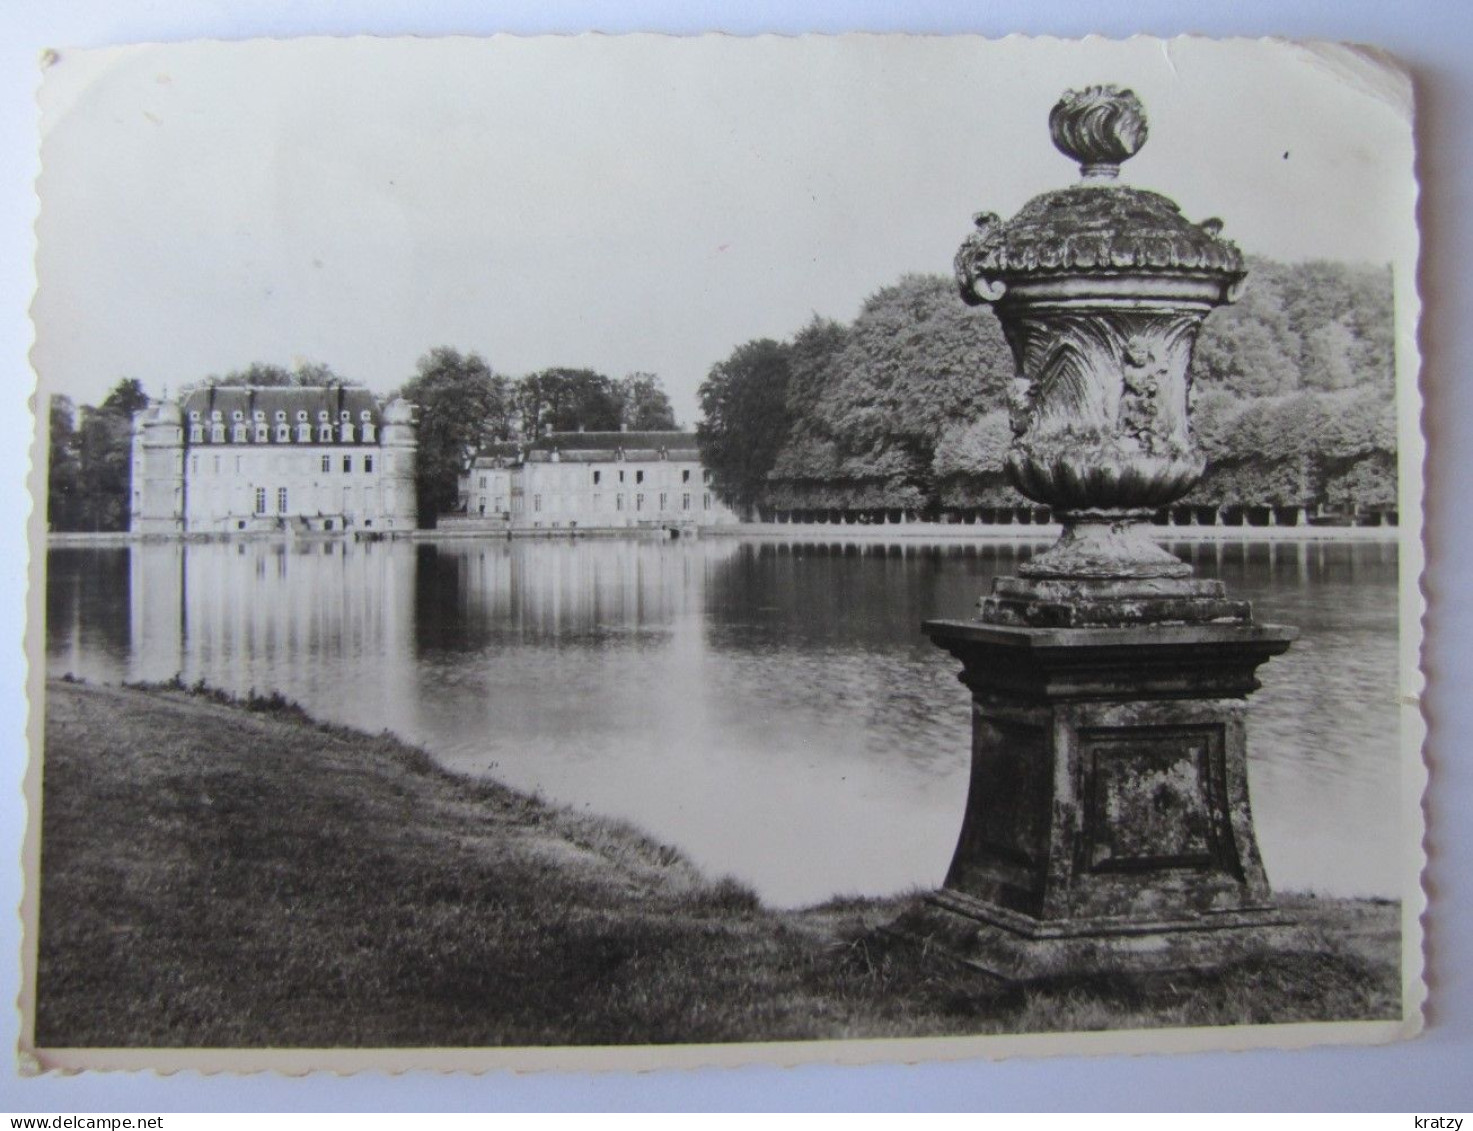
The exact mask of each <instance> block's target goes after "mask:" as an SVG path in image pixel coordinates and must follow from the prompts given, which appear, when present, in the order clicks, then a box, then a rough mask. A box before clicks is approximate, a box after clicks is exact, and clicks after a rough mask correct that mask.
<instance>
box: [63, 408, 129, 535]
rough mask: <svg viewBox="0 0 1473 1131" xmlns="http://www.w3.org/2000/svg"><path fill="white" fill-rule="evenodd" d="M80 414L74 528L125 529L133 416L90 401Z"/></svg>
mask: <svg viewBox="0 0 1473 1131" xmlns="http://www.w3.org/2000/svg"><path fill="white" fill-rule="evenodd" d="M81 418H82V419H81V425H80V427H79V428H78V429H77V486H78V492H77V494H78V503H79V505H78V511H77V516H76V525H77V529H80V530H126V529H127V528H128V479H129V466H130V460H131V457H132V442H133V425H132V420H131V418H130V417H127V416H124V415H123V414H122V413H120V412H117V411H115V410H112V409H106V408H92V407H91V406H90V405H83V406H82V413H81Z"/></svg>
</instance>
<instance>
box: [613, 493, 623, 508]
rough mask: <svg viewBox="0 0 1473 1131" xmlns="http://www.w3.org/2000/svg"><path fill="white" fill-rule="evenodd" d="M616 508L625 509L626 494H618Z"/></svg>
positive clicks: (615, 502) (615, 500) (615, 501)
mask: <svg viewBox="0 0 1473 1131" xmlns="http://www.w3.org/2000/svg"><path fill="white" fill-rule="evenodd" d="M614 509H615V510H616V511H621V510H623V509H624V496H623V495H619V496H617V497H616V498H615V499H614Z"/></svg>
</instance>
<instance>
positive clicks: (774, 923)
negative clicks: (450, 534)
mask: <svg viewBox="0 0 1473 1131" xmlns="http://www.w3.org/2000/svg"><path fill="white" fill-rule="evenodd" d="M44 794H45V799H44V808H43V821H42V862H43V875H42V881H41V916H40V926H41V930H40V955H39V967H38V983H37V989H38V1007H37V1015H36V1043H37V1045H38V1046H40V1047H57V1048H59V1047H79V1046H114V1047H115V1046H149V1047H204V1046H217V1047H218V1046H257V1047H259V1046H268V1045H269V1046H288V1047H289V1046H342V1047H354V1046H357V1047H374V1046H396V1045H397V1046H493V1045H532V1044H589V1043H594V1044H610V1043H612V1044H617V1043H664V1042H681V1041H699V1042H717V1041H743V1040H791V1039H803V1038H820V1037H860V1036H881V1037H882V1036H917V1035H940V1034H960V1033H993V1032H1018V1031H1040V1030H1050V1029H1076V1028H1104V1027H1110V1028H1123V1027H1141V1026H1153V1025H1183V1024H1193V1025H1212V1024H1230V1023H1242V1022H1256V1021H1270V1020H1273V1021H1291V1020H1320V1019H1332V1018H1333V1019H1341V1018H1360V1017H1395V1016H1398V1015H1399V1012H1400V1010H1399V1001H1398V992H1399V989H1398V984H1399V974H1398V969H1397V950H1396V947H1397V929H1398V928H1397V922H1398V912H1397V908H1396V906H1395V905H1394V904H1389V903H1372V902H1357V903H1347V902H1337V901H1311V900H1299V901H1294V902H1295V904H1296V906H1297V907H1298V909H1299V910H1300V912H1301V913H1302V914H1303V915H1304V916H1305V917H1306V918H1307V919H1308V920H1310V921H1312V922H1313V923H1314V924H1315V925H1316V926H1317V927H1319V928H1320V929H1321V931H1322V933H1323V937H1324V943H1323V946H1322V947H1321V948H1320V949H1319V950H1318V952H1316V953H1313V954H1305V955H1300V956H1291V957H1289V958H1281V959H1278V960H1275V961H1274V962H1272V963H1269V962H1261V961H1251V962H1245V963H1243V964H1241V965H1239V966H1237V967H1234V968H1232V969H1230V970H1228V971H1227V972H1226V974H1225V975H1221V976H1219V975H1214V976H1212V977H1210V978H1207V977H1202V976H1200V975H1194V974H1190V973H1188V974H1183V975H1173V976H1171V977H1163V976H1157V977H1155V978H1134V979H1125V978H1113V979H1104V978H1100V979H1092V980H1090V979H1086V980H1074V981H1071V982H1068V983H1037V984H1032V985H1027V986H1023V987H1014V988H1002V987H999V986H998V985H997V984H995V983H992V982H991V981H989V980H988V979H986V978H984V977H981V976H978V975H976V974H973V973H971V972H968V971H966V970H965V969H962V968H958V967H954V966H952V965H950V964H948V963H946V962H944V961H941V960H938V959H937V958H936V957H935V956H934V955H927V954H925V953H923V952H922V950H921V948H919V947H918V946H917V945H915V944H912V943H909V942H905V941H903V940H896V939H893V938H891V937H890V936H887V935H884V934H881V933H879V932H878V928H879V927H880V926H882V925H883V924H885V923H887V922H889V921H890V920H892V919H894V918H895V917H896V916H897V915H898V914H899V913H900V912H901V911H902V910H903V909H904V907H905V905H906V902H907V901H906V900H904V899H895V900H883V901H880V900H866V901H836V902H834V903H831V904H827V905H824V906H821V907H818V908H813V909H809V910H804V911H774V910H770V909H767V908H764V907H762V906H761V905H760V903H759V901H758V900H757V899H756V897H755V896H754V895H753V894H752V893H751V892H750V891H749V890H747V889H746V888H745V887H743V886H742V885H741V884H738V883H735V882H733V881H730V880H711V879H707V878H705V877H703V876H701V875H700V874H699V873H698V872H697V871H696V870H695V869H694V868H692V867H691V866H690V865H689V864H688V863H687V862H686V861H685V860H684V859H683V858H682V857H681V855H680V854H679V852H677V851H675V850H673V849H671V848H669V847H667V846H663V845H660V844H657V843H655V842H653V841H651V840H650V839H649V838H647V837H645V836H643V835H641V834H640V833H639V832H638V831H637V830H635V829H633V828H631V827H629V826H627V825H625V824H622V823H618V822H612V821H607V820H602V819H598V818H591V817H587V816H581V815H578V814H576V813H573V812H571V811H569V810H564V809H558V808H554V807H551V806H548V805H546V804H543V803H542V802H540V801H538V800H535V799H532V798H528V797H526V796H523V795H520V794H517V793H514V792H512V791H511V790H508V789H506V788H504V787H501V786H499V785H496V784H493V783H488V782H485V781H482V780H479V779H467V778H463V777H458V776H455V775H452V774H449V773H447V772H445V771H443V770H441V769H439V768H437V766H436V765H435V763H434V762H433V761H432V760H431V759H430V758H429V756H428V755H426V754H425V753H423V752H422V751H419V750H416V749H414V748H412V747H409V746H406V745H405V744H403V743H401V742H399V741H397V740H396V739H394V738H392V737H390V736H379V737H371V736H366V735H362V734H357V733H354V732H352V731H348V730H345V729H342V728H336V727H325V726H319V725H317V724H315V723H313V722H312V721H311V720H310V719H307V718H306V717H305V716H304V715H303V714H302V713H301V712H300V711H299V710H297V709H296V708H294V707H292V706H291V705H290V704H288V703H286V702H284V701H283V700H280V699H276V698H273V699H266V700H254V701H252V702H250V703H247V704H240V703H231V702H224V701H220V700H219V698H218V697H212V696H210V695H208V694H190V693H188V692H186V691H182V690H171V689H153V690H139V689H126V688H114V687H97V686H89V685H83V684H75V683H70V682H61V681H51V682H50V683H49V684H48V687H47V701H46V751H45V768H44Z"/></svg>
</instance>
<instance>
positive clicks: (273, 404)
mask: <svg viewBox="0 0 1473 1131" xmlns="http://www.w3.org/2000/svg"><path fill="white" fill-rule="evenodd" d="M179 407H180V409H181V410H182V411H183V413H184V419H185V422H186V423H188V422H189V421H190V415H189V414H190V413H191V412H198V413H199V418H200V422H201V423H203V424H205V425H208V424H209V423H210V420H211V415H210V414H211V413H212V412H215V411H219V412H220V413H221V414H222V417H223V419H224V423H225V425H226V426H227V427H228V426H230V425H231V424H232V423H234V414H235V413H236V412H242V413H244V414H245V421H246V423H248V424H250V423H253V422H254V418H255V413H256V412H258V411H260V412H264V413H265V414H266V423H267V424H271V425H275V424H276V422H277V421H276V414H277V412H285V413H286V422H287V423H288V424H291V425H295V424H296V423H297V413H298V412H305V413H306V414H307V419H308V420H309V421H310V422H311V423H312V425H313V428H314V430H315V428H316V426H317V422H318V417H317V414H318V413H319V412H326V413H327V414H328V419H329V420H331V421H332V423H333V424H334V425H336V424H337V423H338V422H339V421H340V420H341V419H342V416H341V414H342V413H344V412H347V413H350V414H351V419H352V423H353V427H354V429H355V430H356V429H358V428H359V427H361V425H362V423H363V416H362V414H363V413H364V412H367V413H368V414H369V420H370V421H371V422H372V423H373V425H374V426H375V427H378V426H379V424H380V423H381V421H380V413H379V405H378V401H377V400H376V399H375V398H374V395H373V393H372V392H370V391H369V390H368V389H359V388H348V387H345V386H342V385H320V386H310V387H306V388H295V387H267V388H261V387H256V386H230V387H224V386H221V387H207V388H203V389H195V390H194V391H193V392H191V393H188V394H187V395H186V396H185V397H184V399H183V400H182V401H181V402H180V405H179ZM273 435H274V433H273Z"/></svg>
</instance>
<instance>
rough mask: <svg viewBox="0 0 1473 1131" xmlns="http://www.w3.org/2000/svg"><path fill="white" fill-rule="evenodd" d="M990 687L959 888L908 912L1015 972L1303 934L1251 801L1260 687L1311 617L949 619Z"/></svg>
mask: <svg viewBox="0 0 1473 1131" xmlns="http://www.w3.org/2000/svg"><path fill="white" fill-rule="evenodd" d="M925 631H926V633H927V635H929V636H930V637H931V639H932V640H933V641H935V643H936V644H938V645H940V646H941V647H944V648H946V649H947V650H948V651H950V652H951V653H952V654H953V655H954V656H956V657H957V658H958V659H959V660H961V662H962V665H963V672H962V675H961V679H962V682H963V683H965V684H966V685H967V686H968V687H969V688H970V689H971V692H972V700H973V741H972V778H971V788H970V792H969V794H968V799H967V809H966V814H965V817H964V818H963V822H962V830H961V836H960V839H959V841H958V843H957V848H956V854H955V857H954V858H953V860H952V863H951V868H950V871H949V872H948V874H947V877H946V883H945V886H944V887H943V888H942V889H941V890H940V891H938V892H936V893H934V894H933V895H932V896H930V897H929V900H928V903H927V905H926V906H925V908H924V909H923V910H922V911H920V912H918V913H917V914H915V915H913V916H911V917H910V918H909V919H908V920H906V921H903V922H901V923H899V924H897V927H898V928H899V929H900V930H902V931H903V932H905V933H908V934H912V935H924V936H927V937H928V938H930V939H931V940H932V941H933V942H935V943H939V944H940V945H941V946H942V948H943V949H945V950H946V951H947V952H949V953H950V954H952V955H953V956H955V957H957V958H960V959H961V960H962V961H964V962H967V963H969V964H971V965H974V966H976V967H979V968H981V969H983V970H987V971H989V972H991V973H993V974H996V975H999V976H1001V977H1004V978H1007V979H1023V978H1031V977H1039V976H1045V975H1067V974H1081V973H1100V972H1104V971H1112V970H1115V971H1145V970H1159V969H1173V968H1183V967H1195V966H1201V965H1215V964H1220V963H1221V962H1223V961H1225V960H1230V959H1232V958H1233V957H1236V956H1239V955H1247V954H1251V953H1254V952H1255V951H1261V950H1265V949H1280V948H1283V947H1285V946H1287V945H1290V943H1291V941H1292V938H1293V932H1292V931H1291V930H1289V928H1288V921H1287V920H1286V919H1285V918H1284V917H1283V916H1282V915H1280V914H1279V913H1278V912H1277V911H1276V910H1275V907H1274V903H1273V898H1272V894H1271V891H1270V888H1269V884H1268V880H1267V878H1266V877H1265V875H1264V871H1263V865H1262V863H1261V862H1260V859H1259V854H1258V846H1257V842H1256V840H1255V838H1254V833H1253V818H1252V814H1251V811H1250V809H1249V801H1248V782H1247V762H1246V735H1245V715H1246V710H1247V704H1246V702H1245V697H1246V696H1247V695H1248V694H1249V693H1250V692H1251V691H1253V690H1254V689H1256V688H1257V687H1258V686H1259V684H1258V681H1257V679H1256V678H1255V676H1254V671H1255V669H1256V668H1257V667H1258V666H1259V665H1260V664H1262V663H1263V662H1264V661H1265V660H1267V659H1268V658H1269V657H1270V656H1273V655H1276V654H1278V653H1280V652H1283V651H1284V650H1285V649H1286V648H1288V646H1289V643H1290V641H1291V640H1293V638H1294V637H1295V635H1296V633H1295V631H1294V630H1293V629H1289V628H1282V627H1278V626H1272V625H1253V624H1251V623H1242V622H1239V623H1217V624H1212V623H1202V624H1155V625H1147V626H1135V627H1125V628H1120V627H1115V628H1038V627H1022V626H1017V625H997V624H986V623H980V622H975V621H971V622H963V621H931V622H928V623H927V624H926V626H925Z"/></svg>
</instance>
